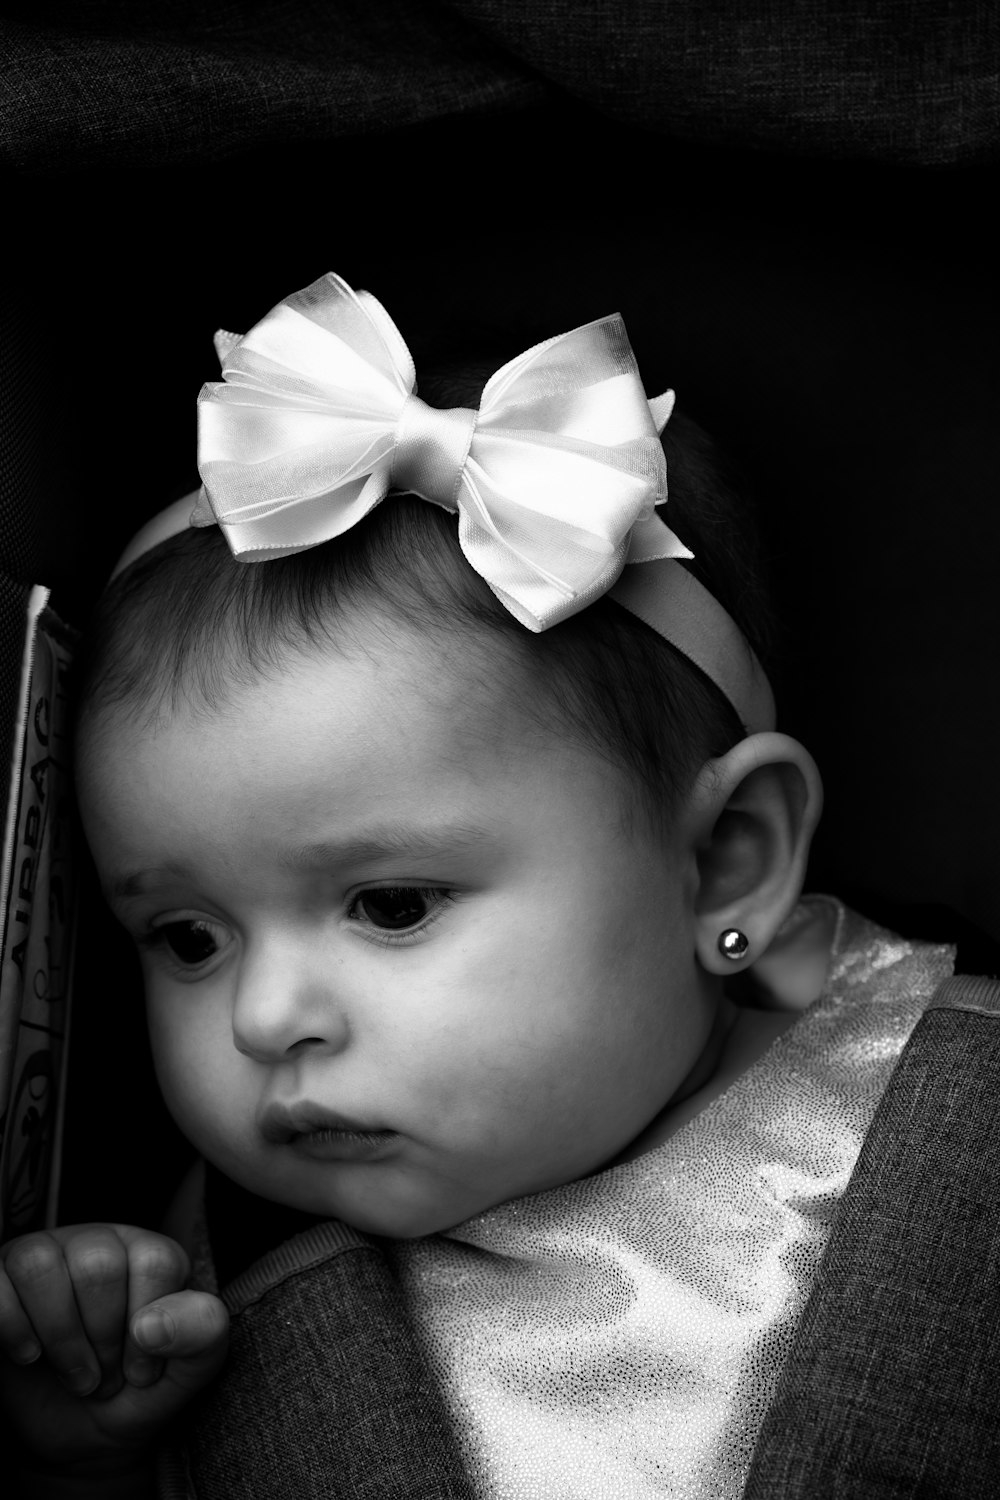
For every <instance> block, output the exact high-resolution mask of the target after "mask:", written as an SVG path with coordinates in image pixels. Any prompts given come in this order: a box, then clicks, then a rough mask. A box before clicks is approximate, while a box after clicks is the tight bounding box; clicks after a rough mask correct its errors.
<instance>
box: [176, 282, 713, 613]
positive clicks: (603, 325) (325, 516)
mask: <svg viewBox="0 0 1000 1500" xmlns="http://www.w3.org/2000/svg"><path fill="white" fill-rule="evenodd" d="M216 348H217V350H218V352H219V357H220V360H221V363H222V374H223V380H222V382H220V383H210V384H208V385H205V386H204V387H203V388H202V391H201V394H200V396H199V398H198V409H199V436H198V467H199V469H200V471H201V477H202V481H203V489H202V492H201V496H200V498H199V504H198V507H197V509H196V511H195V515H194V516H193V518H192V520H193V521H194V524H196V525H211V524H214V523H215V522H218V524H219V526H221V528H222V530H223V532H224V533H225V535H226V538H227V540H228V542H229V545H230V547H231V548H232V551H233V553H234V555H235V556H236V557H239V558H242V559H243V560H244V561H247V562H255V561H260V560H263V559H265V558H271V557H281V556H284V555H285V554H287V553H290V552H298V551H301V550H302V549H303V548H306V547H314V546H317V545H318V544H319V543H321V542H325V541H329V540H330V539H331V538H332V537H335V536H339V535H340V534H341V533H342V532H344V531H347V530H348V529H349V528H350V527H351V526H353V525H354V524H355V523H356V522H357V521H359V520H360V519H361V518H362V517H363V516H365V515H367V513H368V512H369V511H370V510H371V509H372V508H373V506H375V505H377V504H378V503H379V501H380V500H382V499H384V497H385V496H386V495H387V494H388V493H389V491H390V490H406V491H411V492H413V493H415V494H418V495H420V496H422V497H423V498H424V499H425V500H430V501H433V503H434V504H435V505H440V506H443V507H444V509H446V510H449V511H453V512H454V511H457V512H458V516H459V531H458V534H459V541H460V544H461V547H462V550H463V552H464V553H465V556H466V557H467V558H468V560H469V562H470V563H471V565H472V567H473V568H475V570H476V572H477V573H479V574H480V575H481V576H482V577H483V578H484V579H485V580H486V582H487V583H488V584H489V586H490V588H491V589H492V590H493V592H494V593H495V594H496V595H497V597H498V598H499V599H500V600H501V602H502V603H503V604H504V605H505V606H506V608H507V609H509V610H510V611H511V613H512V614H513V615H515V616H516V618H517V619H518V620H520V621H521V622H522V624H524V625H526V626H527V627H528V628H529V629H530V630H536V631H537V630H545V629H546V628H547V627H548V626H550V625H554V624H556V622H557V621H559V620H563V619H565V618H566V617H567V616H568V615H572V614H575V613H576V612H577V611H578V610H581V609H583V608H585V607H586V605H588V604H589V603H591V601H592V600H594V599H596V598H598V597H599V596H600V595H601V594H604V593H606V592H607V590H608V589H609V588H610V587H611V586H612V584H613V583H614V582H615V580H616V579H617V578H618V576H619V574H620V573H621V571H622V568H623V567H624V566H625V565H626V564H627V563H639V562H652V561H654V560H657V559H661V558H680V557H690V556H691V555H692V554H691V553H690V552H689V551H688V550H687V548H686V547H684V546H683V544H682V543H681V542H680V541H679V540H678V538H677V537H676V536H675V535H674V533H673V532H672V531H671V530H670V529H669V528H668V527H667V526H666V525H664V523H663V522H662V521H661V520H660V519H659V517H658V516H657V515H656V513H655V510H654V507H655V506H656V505H657V504H660V503H661V502H663V501H665V500H666V498H667V479H666V462H665V460H664V456H663V449H662V446H661V444H660V440H659V436H658V433H659V431H660V430H661V429H662V427H663V426H664V424H665V422H666V420H667V418H668V417H669V415H670V410H671V408H672V406H673V392H671V391H668V392H666V394H665V395H663V396H660V397H658V398H656V400H655V401H653V402H648V401H647V399H646V396H645V393H644V391H643V387H642V382H641V380H640V379H639V372H638V369H637V367H636V362H635V355H634V354H633V353H632V348H631V346H630V344H629V341H628V335H627V334H626V332H625V325H624V324H623V322H622V320H621V318H620V317H619V316H618V315H617V314H614V315H613V316H611V317H607V318H601V319H598V321H597V322H594V323H588V324H586V325H585V326H584V327H582V328H576V329H574V330H573V331H572V332H571V333H565V334H561V335H559V336H557V337H556V338H553V339H549V340H548V341H547V342H545V343H543V344H537V345H536V346H535V348H533V349H529V350H528V351H527V352H526V353H525V354H522V355H520V356H519V357H518V358H517V359H514V360H511V362H510V363H509V364H507V365H504V366H503V368H502V369H500V370H498V371H497V373H496V374H495V375H494V376H493V377H492V379H491V380H490V381H489V383H488V384H487V386H486V389H485V390H484V392H483V396H482V402H481V404H480V407H479V410H478V412H477V411H475V410H472V409H469V408H465V407H458V408H455V409H454V410H450V411H441V410H437V409H436V408H434V407H431V406H428V405H427V404H426V403H425V402H424V401H421V400H420V398H419V397H418V396H416V395H415V394H414V391H415V386H416V379H415V372H414V367H413V360H412V359H411V357H410V352H409V350H408V349H407V347H406V345H405V343H404V342H403V339H402V337H401V336H400V333H399V331H398V329H397V328H396V326H395V324H394V323H393V322H392V319H391V318H390V317H389V315H388V314H387V313H386V311H385V309H384V308H383V307H382V306H381V304H380V303H378V302H377V301H376V300H375V298H374V297H372V296H370V295H369V293H367V292H357V293H355V292H353V291H352V290H351V288H350V287H349V286H347V284H346V283H345V282H343V281H342V280H341V279H340V277H339V276H334V275H332V274H331V275H327V276H324V277H321V279H320V280H319V281H315V282H313V284H312V286H309V287H306V288H305V289H304V290H303V291H301V292H296V293H295V294H294V296H291V297H289V298H288V299H287V300H286V301H284V302H282V303H280V304H279V305H278V306H277V307H276V308H274V309H273V311H271V312H270V313H268V315H267V317H265V318H263V319H262V320H261V322H259V323H258V324H256V326H255V327H254V328H252V329H251V330H250V332H249V333H248V334H246V335H245V336H244V337H242V338H240V337H239V336H237V335H235V334H226V333H219V334H217V335H216Z"/></svg>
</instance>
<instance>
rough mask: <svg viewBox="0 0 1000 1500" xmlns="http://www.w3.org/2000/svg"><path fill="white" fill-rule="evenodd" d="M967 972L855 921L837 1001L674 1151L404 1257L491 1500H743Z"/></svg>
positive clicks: (674, 1144) (655, 1153) (830, 991)
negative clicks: (924, 1021) (804, 1332)
mask: <svg viewBox="0 0 1000 1500" xmlns="http://www.w3.org/2000/svg"><path fill="white" fill-rule="evenodd" d="M819 899H826V898H819ZM952 960H953V952H952V950H951V949H949V948H944V947H938V946H934V945H932V944H928V943H916V942H911V941H908V940H905V939H902V938H899V937H896V936H895V935H894V934H892V933H889V932H886V931H885V930H884V929H882V928H879V927H876V926H875V925H874V924H872V923H870V922H867V921H866V920H865V919H863V918H861V917H859V916H856V915H855V914H853V913H851V912H848V911H846V910H844V909H843V908H839V915H838V920H837V931H836V937H835V941H834V951H833V959H832V963H831V968H830V972H829V978H828V981H827V984H826V987H825V989H824V992H823V994H822V996H821V997H820V998H819V999H818V1000H817V1001H816V1002H815V1003H814V1004H813V1005H812V1006H810V1008H809V1009H808V1010H807V1011H805V1012H803V1014H802V1015H801V1017H800V1018H799V1019H798V1020H797V1021H796V1023H795V1024H794V1025H793V1026H792V1027H791V1028H790V1029H789V1030H788V1031H786V1032H785V1033H784V1034H783V1035H782V1036H781V1037H780V1038H779V1039H778V1040H777V1041H776V1042H775V1043H773V1044H772V1046H771V1047H770V1049H769V1050H768V1051H767V1052H766V1053H765V1055H764V1056H763V1057H761V1058H760V1059H759V1060H758V1061H757V1062H756V1063H755V1064H754V1065H753V1066H752V1067H751V1068H750V1069H749V1071H748V1072H746V1073H745V1074H744V1075H743V1076H742V1077H741V1078H739V1079H738V1080H737V1082H736V1083H735V1084H733V1085H732V1086H731V1087H730V1088H729V1089H728V1090H726V1092H725V1093H723V1094H722V1095H720V1096H719V1097H718V1098H717V1099H715V1100H714V1101H713V1102H712V1103H711V1104H709V1105H708V1107H707V1108H706V1109H705V1110H703V1111H702V1112H701V1113H700V1114H699V1115H697V1116H696V1117H695V1118H694V1119H692V1120H691V1121H690V1122H689V1123H688V1124H687V1125H685V1126H684V1127H683V1128H682V1129H680V1130H679V1131H678V1132H677V1133H676V1134H675V1135H673V1136H672V1137H670V1138H669V1139H668V1140H667V1141H665V1142H664V1143H662V1144H661V1145H659V1146H657V1147H655V1148H654V1149H653V1150H651V1151H650V1152H648V1153H647V1154H646V1155H643V1156H640V1157H638V1158H637V1159H635V1160H633V1161H629V1162H626V1163H624V1164H622V1165H619V1166H615V1167H612V1168H610V1169H608V1170H607V1171H604V1172H601V1173H598V1174H596V1175H595V1176H593V1177H589V1178H585V1179H583V1180H582V1181H579V1182H572V1183H568V1184H566V1185H565V1186H563V1187H560V1188H555V1189H553V1190H551V1191H549V1192H545V1193H540V1194H537V1195H536V1196H533V1197H529V1198H521V1199H517V1200H515V1201H513V1202H510V1203H505V1204H502V1205H500V1206H499V1207H498V1208H495V1209H491V1210H489V1211H488V1212H487V1213H484V1214H481V1215H479V1216H478V1217H476V1218H475V1219H472V1220H470V1221H469V1222H468V1223H466V1224H463V1225H460V1226H459V1227H458V1228H456V1229H453V1230H450V1231H449V1232H448V1233H447V1234H445V1235H435V1236H431V1237H430V1238H428V1239H425V1240H417V1241H411V1242H404V1243H401V1244H399V1245H398V1246H396V1247H395V1248H394V1249H393V1251H392V1252H391V1253H392V1254H393V1256H394V1258H395V1263H396V1270H397V1273H398V1275H399V1277H400V1280H401V1283H402V1285H403V1288H404V1292H405V1295H406V1298H407V1302H408V1306H409V1308H410V1312H411V1314H412V1316H413V1317H414V1319H415V1322H416V1324H417V1327H418V1329H419V1331H420V1333H421V1335H422V1338H423V1340H424V1343H425V1347H426V1349H427V1352H428V1353H429V1355H430V1357H431V1359H432V1360H433V1362H434V1365H435V1368H436V1370H437V1372H438V1375H439V1378H440V1380H441V1382H442V1384H443V1387H444V1390H445V1393H446V1398H447V1400H448V1402H449V1405H450V1407H451V1410H452V1413H453V1416H454V1419H455V1422H456V1426H457V1428H458V1432H459V1435H460V1439H461V1441H462V1444H463V1447H464V1453H465V1460H466V1463H467V1465H468V1468H469V1471H470V1473H471V1475H472V1478H473V1482H474V1485H475V1488H476V1491H477V1494H478V1495H479V1496H481V1497H483V1500H501V1497H502V1500H581V1497H594V1500H598V1497H600V1500H618V1497H621V1500H626V1497H627V1500H645V1497H652V1496H670V1497H672V1500H696V1497H697V1500H722V1497H726V1500H728V1497H733V1500H736V1497H738V1496H739V1495H740V1494H741V1493H742V1490H743V1487H744V1484H745V1481H746V1476H747V1471H748V1468H749V1463H750V1457H751V1453H752V1450H753V1446H754V1443H755V1441H756V1437H757V1433H758V1430H759V1428H760V1424H761V1420H762V1417H763V1414H764V1412H765V1410H766V1408H767V1405H768V1403H769V1401H770V1399H771V1396H772V1394H773V1391H774V1387H775V1383H776V1380H777V1377H778V1374H779V1372H780V1370H781V1367H782V1364H783V1362H784V1360H785V1357H786V1355H787V1353H788V1350H789V1348H790V1346H791V1342H792V1339H793V1336H794V1333H795V1328H796V1325H797V1322H798V1318H799V1315H800V1313H801V1310H802V1307H803V1304H804V1302H805V1299H806V1297H807V1295H808V1293H809V1290H810V1286H811V1284H812V1280H813V1276H814V1273H815V1270H816V1266H817V1264H818V1261H819V1258H820V1255H821V1253H822V1251H823V1247H824V1244H825V1241H826V1237H827V1233H828V1230H829V1226H830V1221H831V1217H832V1214H833V1211H834V1208H835V1205H836V1203H837V1200H838V1198H839V1197H840V1195H841V1193H842V1192H843V1190H844V1187H845V1186H846V1184H847V1181H848V1178H849V1176H850V1174H851V1171H852V1169H853V1167H854V1163H855V1160H856V1158H857V1155H858V1151H859V1150H860V1146H861V1142H862V1139H863V1136H864V1134H865V1131H866V1129H867V1127H868V1124H869V1122H870V1120H871V1117H872V1115H873V1113H874V1110H875V1107H876V1105H877V1103H878V1100H879V1097H880V1095H881V1094H882V1091H883V1089H884V1088H885V1086H886V1083H887V1082H888V1079H889V1075H890V1073H891V1071H892V1068H893V1066H894V1064H895V1062H896V1059H897V1057H898V1056H899V1053H900V1051H901V1050H902V1048H903V1045H904V1044H905V1042H906V1040H907V1038H908V1036H909V1034H910V1032H911V1031H912V1029H913V1027H914V1025H915V1024H916V1022H917V1020H918V1019H919V1016H920V1014H921V1012H922V1010H923V1009H924V1007H925V1005H926V1004H927V1002H928V1001H929V1000H930V998H931V995H932V994H933V992H934V990H935V988H936V987H937V985H938V984H939V983H940V982H941V981H942V980H943V979H945V978H947V977H948V975H949V974H950V973H951V971H952Z"/></svg>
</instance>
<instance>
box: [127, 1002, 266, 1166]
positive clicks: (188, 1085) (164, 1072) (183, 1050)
mask: <svg viewBox="0 0 1000 1500" xmlns="http://www.w3.org/2000/svg"><path fill="white" fill-rule="evenodd" d="M149 1033H150V1045H151V1047H152V1052H153V1062H154V1065H155V1067H156V1076H157V1079H158V1081H159V1084H160V1090H161V1092H162V1094H163V1099H164V1103H165V1104H166V1106H167V1109H168V1110H169V1111H170V1114H171V1115H172V1117H173V1119H174V1120H175V1121H176V1123H177V1125H178V1126H179V1128H180V1129H181V1130H182V1131H183V1133H184V1134H185V1135H186V1136H187V1137H188V1139H189V1140H190V1141H191V1142H192V1143H193V1144H194V1145H195V1146H197V1147H198V1148H199V1150H203V1151H208V1149H209V1147H210V1145H214V1144H218V1143H221V1142H222V1141H224V1140H225V1139H226V1137H227V1136H228V1135H229V1134H230V1133H231V1132H232V1131H233V1129H234V1128H236V1127H237V1126H238V1125H239V1122H240V1120H241V1117H242V1116H243V1115H245V1114H246V1113H247V1111H248V1109H250V1111H251V1114H252V1107H251V1106H250V1104H249V1101H243V1102H242V1108H239V1107H237V1105H238V1103H239V1095H240V1089H239V1078H238V1075H239V1072H240V1069H239V1064H240V1063H242V1062H243V1061H244V1059H242V1058H241V1057H240V1055H239V1053H238V1052H237V1051H236V1049H235V1047H234V1046H233V1041H232V1033H231V1031H229V1030H228V1029H227V1031H226V1032H223V1031H221V1030H220V1028H219V1027H218V1026H217V1025H216V1024H214V1023H213V1021H212V1019H211V1017H210V1016H209V1015H208V1014H207V1013H201V1012H199V1010H198V1008H197V1007H195V1006H188V1005H177V1004H173V1005H169V1004H164V1003H158V1002H157V998H156V997H155V995H154V996H151V997H150V1005H149Z"/></svg>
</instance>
